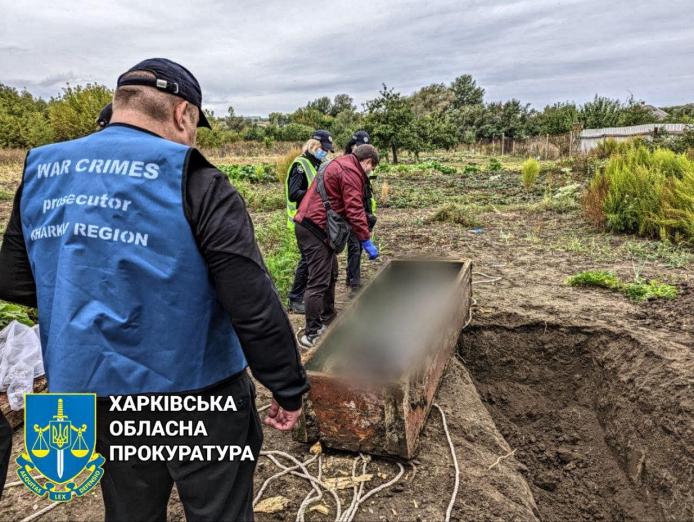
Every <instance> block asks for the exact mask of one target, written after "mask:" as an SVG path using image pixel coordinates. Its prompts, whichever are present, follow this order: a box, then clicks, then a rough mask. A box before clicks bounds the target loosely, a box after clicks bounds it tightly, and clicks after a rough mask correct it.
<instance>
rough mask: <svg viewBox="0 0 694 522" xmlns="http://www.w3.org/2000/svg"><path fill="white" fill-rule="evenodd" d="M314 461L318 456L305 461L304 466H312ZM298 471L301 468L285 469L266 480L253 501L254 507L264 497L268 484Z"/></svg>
mask: <svg viewBox="0 0 694 522" xmlns="http://www.w3.org/2000/svg"><path fill="white" fill-rule="evenodd" d="M314 460H316V456H313V457H311V458H310V459H307V460H305V461H304V466H308V465H309V464H311V463H312V462H313V461H314ZM297 469H299V466H292V467H291V468H286V469H283V470H282V471H279V472H278V473H275V474H274V475H272V476H271V477H268V478H267V479H266V480H265V482H263V485H262V486H260V489H259V490H258V493H256V495H255V498H254V499H253V505H254V506H255V505H256V504H257V503H258V502H259V501H260V499H261V498H262V497H263V492H264V491H265V488H266V487H267V486H268V484H270V482H272V481H273V480H275V479H276V478H279V477H281V476H283V475H286V474H287V473H289V472H291V471H294V470H297Z"/></svg>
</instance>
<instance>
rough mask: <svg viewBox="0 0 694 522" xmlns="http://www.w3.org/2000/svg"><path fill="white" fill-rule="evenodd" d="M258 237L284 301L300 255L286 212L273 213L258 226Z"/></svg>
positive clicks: (271, 274) (264, 256) (264, 257)
mask: <svg viewBox="0 0 694 522" xmlns="http://www.w3.org/2000/svg"><path fill="white" fill-rule="evenodd" d="M256 237H257V239H258V244H259V246H260V250H261V251H262V253H263V259H264V260H265V264H266V265H267V268H268V270H269V272H270V276H271V277H272V280H273V282H274V283H275V287H276V288H277V291H278V292H279V294H280V297H281V298H282V300H283V301H284V300H285V299H286V298H287V293H288V292H289V289H290V288H291V286H292V282H293V281H294V270H295V269H296V265H297V263H298V262H299V257H300V255H299V248H298V246H297V244H296V236H295V235H294V232H293V231H292V230H290V229H289V228H287V215H286V214H285V213H284V212H275V213H273V214H272V216H271V217H270V219H269V221H267V222H266V223H263V224H261V225H260V226H258V227H257V228H256Z"/></svg>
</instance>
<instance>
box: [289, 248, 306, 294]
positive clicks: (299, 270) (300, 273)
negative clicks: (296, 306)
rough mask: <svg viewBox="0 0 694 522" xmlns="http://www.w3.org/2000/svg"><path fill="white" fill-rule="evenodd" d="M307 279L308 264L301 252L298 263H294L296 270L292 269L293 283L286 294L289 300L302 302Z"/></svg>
mask: <svg viewBox="0 0 694 522" xmlns="http://www.w3.org/2000/svg"><path fill="white" fill-rule="evenodd" d="M307 279H308V264H307V263H306V258H305V257H304V255H303V253H302V254H301V259H299V263H298V264H297V265H296V270H295V271H294V284H293V285H292V288H291V289H290V290H289V294H287V297H289V300H290V301H292V302H295V303H303V301H304V293H305V292H306V281H307Z"/></svg>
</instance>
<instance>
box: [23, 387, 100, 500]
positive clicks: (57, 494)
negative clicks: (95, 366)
mask: <svg viewBox="0 0 694 522" xmlns="http://www.w3.org/2000/svg"><path fill="white" fill-rule="evenodd" d="M95 446H96V395H95V394H93V393H28V394H26V396H25V400H24V451H23V452H22V454H21V455H20V456H19V457H17V460H16V462H17V464H18V466H19V467H18V468H17V474H18V475H19V478H20V479H21V480H22V482H24V484H25V485H26V487H28V488H29V489H30V490H31V491H33V492H34V493H35V494H37V495H38V496H40V497H43V496H45V495H46V494H48V498H49V499H50V500H53V501H56V502H67V501H69V500H72V498H73V497H74V496H78V497H81V496H83V495H85V494H86V493H88V492H89V491H91V490H92V489H93V488H94V486H96V485H97V484H98V483H99V480H101V477H102V476H103V474H104V469H103V467H102V465H103V464H104V458H103V457H102V456H101V455H99V454H98V453H96V452H95ZM42 479H46V480H42ZM42 482H43V483H42Z"/></svg>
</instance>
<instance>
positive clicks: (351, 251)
mask: <svg viewBox="0 0 694 522" xmlns="http://www.w3.org/2000/svg"><path fill="white" fill-rule="evenodd" d="M361 250H362V248H361V242H360V241H359V240H358V239H357V236H355V235H354V232H351V233H350V234H349V239H348V240H347V286H349V287H352V288H359V287H360V286H361Z"/></svg>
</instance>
